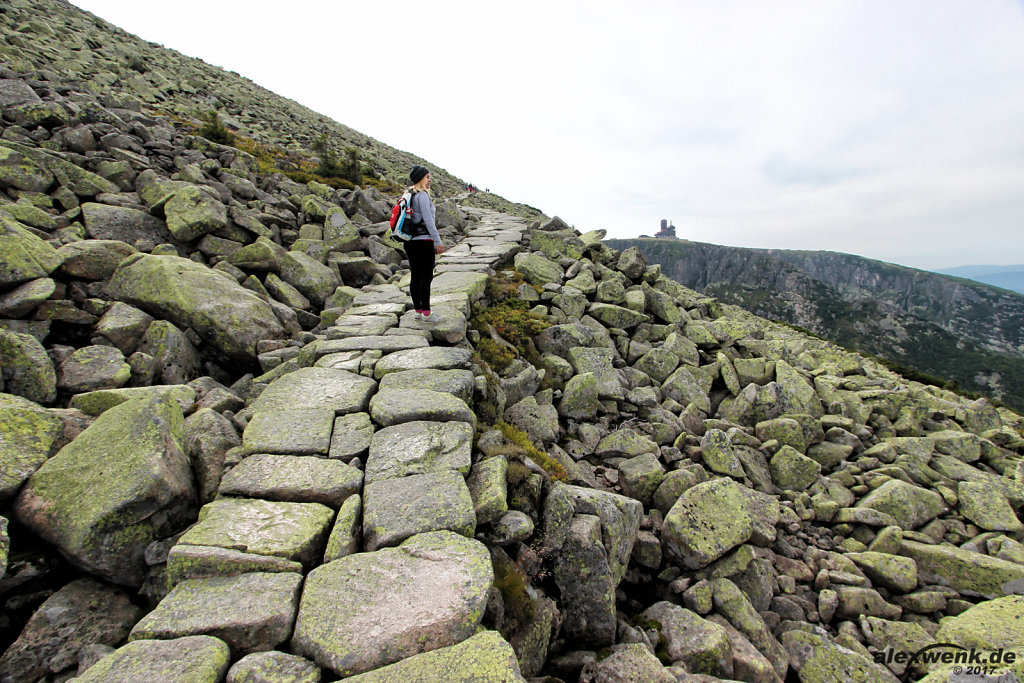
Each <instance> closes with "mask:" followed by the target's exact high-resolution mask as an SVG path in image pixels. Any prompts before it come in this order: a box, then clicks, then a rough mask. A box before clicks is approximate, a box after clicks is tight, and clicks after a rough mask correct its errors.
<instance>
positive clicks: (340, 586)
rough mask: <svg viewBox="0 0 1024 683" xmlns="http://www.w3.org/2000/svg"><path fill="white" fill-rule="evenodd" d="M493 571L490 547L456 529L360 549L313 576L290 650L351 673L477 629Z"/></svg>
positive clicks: (451, 642) (440, 644) (441, 644)
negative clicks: (367, 550) (394, 545)
mask: <svg viewBox="0 0 1024 683" xmlns="http://www.w3.org/2000/svg"><path fill="white" fill-rule="evenodd" d="M493 581H494V570H493V569H492V567H491V557H490V554H489V553H488V552H487V548H486V547H485V546H484V545H483V544H482V543H480V542H479V541H475V540H473V539H468V538H465V537H462V536H459V535H458V534H453V533H450V532H444V531H441V532H434V533H428V534H420V535H418V536H415V537H413V538H410V539H409V540H408V541H406V542H405V543H403V544H402V545H401V546H400V547H397V548H387V549H384V550H379V551H377V552H374V553H357V554H355V555H349V556H347V557H343V558H341V559H339V560H335V561H334V562H330V563H328V564H325V565H322V566H320V567H318V568H317V569H315V570H313V571H312V572H311V573H310V574H309V575H308V576H307V577H306V582H305V587H304V588H303V592H302V599H301V602H300V605H299V614H298V619H297V620H296V622H295V632H294V635H293V636H292V641H291V646H292V651H293V652H295V653H296V654H300V655H302V656H305V657H309V658H311V659H313V660H314V661H315V662H316V663H317V664H319V665H320V666H322V667H325V668H329V669H331V670H332V671H334V672H335V673H336V674H338V675H339V676H351V675H353V674H357V673H363V672H366V671H370V670H372V669H378V668H379V667H382V666H386V665H388V664H392V663H394V662H397V661H399V660H403V659H405V658H407V657H412V656H413V655H416V654H419V653H421V652H429V651H432V650H437V649H439V648H444V647H448V646H451V645H455V644H457V643H460V642H462V641H463V640H466V639H467V638H469V637H470V636H471V635H473V634H474V633H475V632H476V629H477V627H478V626H479V624H480V621H481V619H482V618H483V614H484V607H485V605H486V603H487V594H488V591H490V588H491V585H492V583H493Z"/></svg>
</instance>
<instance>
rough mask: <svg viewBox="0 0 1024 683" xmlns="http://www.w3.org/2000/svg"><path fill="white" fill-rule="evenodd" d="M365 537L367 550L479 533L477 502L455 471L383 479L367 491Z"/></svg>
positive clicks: (364, 519)
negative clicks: (436, 535) (430, 535)
mask: <svg viewBox="0 0 1024 683" xmlns="http://www.w3.org/2000/svg"><path fill="white" fill-rule="evenodd" d="M363 498H364V513H363V537H364V543H365V546H366V549H367V550H376V549H378V548H383V547H386V546H393V545H397V544H399V543H401V542H402V541H404V540H405V539H407V538H409V537H411V536H415V535H416V534H422V533H426V532H429V531H441V530H446V531H454V532H455V533H459V534H462V535H463V536H470V537H471V536H472V535H473V533H474V532H475V531H476V515H475V514H474V512H473V498H472V496H470V495H469V488H468V487H467V486H466V482H465V480H464V479H463V477H462V475H461V474H459V473H458V472H455V471H452V470H444V471H440V472H434V473H431V474H414V475H411V476H408V477H399V478H397V479H380V480H378V481H375V482H373V483H370V484H367V485H366V486H365V487H364V488H363Z"/></svg>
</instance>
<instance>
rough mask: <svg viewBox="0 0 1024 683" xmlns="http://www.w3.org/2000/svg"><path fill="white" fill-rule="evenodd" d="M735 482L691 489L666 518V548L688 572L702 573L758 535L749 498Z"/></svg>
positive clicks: (716, 481)
mask: <svg viewBox="0 0 1024 683" xmlns="http://www.w3.org/2000/svg"><path fill="white" fill-rule="evenodd" d="M742 489H743V486H742V485H740V484H737V483H736V482H734V481H733V480H731V479H725V478H723V479H713V480H711V481H707V482H704V483H702V484H697V485H696V486H694V487H692V488H689V489H687V490H686V491H684V492H683V494H682V495H681V496H680V497H679V500H677V501H676V503H675V505H673V506H672V509H671V510H669V512H668V514H667V515H665V521H664V523H663V525H662V531H661V539H662V544H663V546H664V548H665V551H666V553H667V555H668V557H669V558H671V559H673V560H675V561H676V562H677V563H679V565H680V566H682V567H685V568H686V569H701V568H703V567H706V566H707V565H709V564H711V563H712V562H714V561H715V560H717V559H718V558H720V557H722V556H723V555H725V554H726V553H727V552H729V551H730V550H732V549H733V548H735V547H736V546H738V545H740V544H743V543H746V542H747V541H748V540H750V537H751V536H752V535H753V533H754V524H753V521H752V515H751V510H750V503H749V502H748V497H747V496H746V495H744V492H743V490H742Z"/></svg>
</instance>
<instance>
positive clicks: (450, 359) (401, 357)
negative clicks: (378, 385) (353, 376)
mask: <svg viewBox="0 0 1024 683" xmlns="http://www.w3.org/2000/svg"><path fill="white" fill-rule="evenodd" d="M472 356H473V354H472V352H471V351H469V350H468V349H461V348H444V347H437V346H432V347H429V348H422V349H410V350H408V351H396V352H395V353H389V354H388V355H387V356H385V357H384V358H381V359H380V360H379V361H377V364H376V365H375V366H374V369H373V374H374V377H376V378H377V379H378V380H379V379H381V378H382V377H384V375H387V374H389V373H392V372H402V371H404V370H417V369H424V368H432V369H434V370H468V369H469V366H470V362H471V359H472Z"/></svg>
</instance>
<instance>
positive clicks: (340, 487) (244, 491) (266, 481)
mask: <svg viewBox="0 0 1024 683" xmlns="http://www.w3.org/2000/svg"><path fill="white" fill-rule="evenodd" d="M362 483H363V473H362V472H360V471H359V470H357V469H356V468H355V467H349V466H348V465H346V464H344V463H341V462H338V461H336V460H327V459H325V458H316V457H308V456H307V457H303V456H293V455H271V454H267V453H260V454H258V455H253V456H250V457H248V458H246V459H245V460H243V461H242V462H240V463H239V464H238V465H236V466H235V467H233V468H232V469H231V471H230V472H228V473H227V474H226V475H225V476H224V478H223V480H222V481H221V484H220V493H221V494H223V495H226V496H242V497H247V498H262V499H264V500H281V501H290V502H293V503H323V504H324V505H327V506H328V507H332V508H339V507H341V505H342V503H344V502H345V499H347V498H348V497H349V496H351V495H353V494H355V493H358V492H359V491H360V489H361V488H362Z"/></svg>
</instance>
